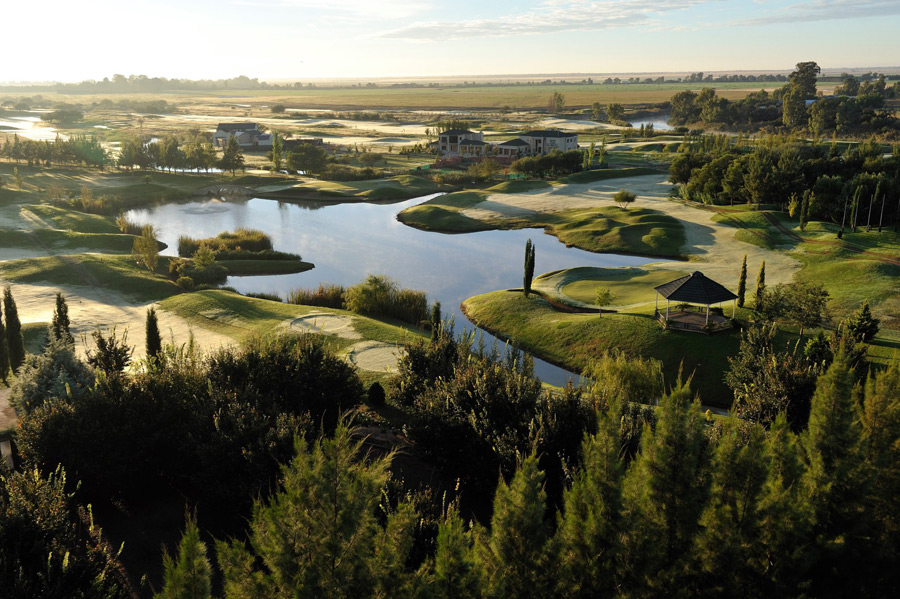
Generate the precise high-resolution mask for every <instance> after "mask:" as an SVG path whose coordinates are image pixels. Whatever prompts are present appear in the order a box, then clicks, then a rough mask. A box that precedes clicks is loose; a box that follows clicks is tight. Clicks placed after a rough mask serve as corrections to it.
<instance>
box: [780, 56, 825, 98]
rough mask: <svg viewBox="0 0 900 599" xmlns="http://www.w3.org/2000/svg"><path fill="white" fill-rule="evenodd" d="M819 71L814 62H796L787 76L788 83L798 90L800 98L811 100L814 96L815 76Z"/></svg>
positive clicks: (820, 70)
mask: <svg viewBox="0 0 900 599" xmlns="http://www.w3.org/2000/svg"><path fill="white" fill-rule="evenodd" d="M821 72H822V69H821V68H819V65H817V64H816V63H815V62H798V63H797V67H796V69H795V70H794V72H793V73H791V74H790V77H789V78H788V85H789V86H790V87H791V88H793V89H796V90H797V91H799V92H800V98H801V99H802V100H813V99H815V97H816V78H817V77H818V75H819V73H821Z"/></svg>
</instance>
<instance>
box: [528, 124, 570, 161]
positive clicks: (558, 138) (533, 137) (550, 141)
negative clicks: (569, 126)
mask: <svg viewBox="0 0 900 599" xmlns="http://www.w3.org/2000/svg"><path fill="white" fill-rule="evenodd" d="M519 139H521V140H523V141H525V142H526V143H527V144H528V147H529V150H530V151H529V153H530V154H531V155H532V156H542V155H544V154H549V153H550V152H552V151H553V150H559V151H560V152H568V151H569V150H577V149H578V134H577V133H566V132H564V131H556V130H553V129H547V130H542V131H528V132H527V133H523V134H521V135H520V136H519Z"/></svg>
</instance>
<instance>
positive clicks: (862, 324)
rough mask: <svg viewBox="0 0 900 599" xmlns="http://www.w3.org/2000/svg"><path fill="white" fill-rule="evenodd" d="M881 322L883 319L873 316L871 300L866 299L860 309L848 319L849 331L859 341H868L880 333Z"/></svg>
mask: <svg viewBox="0 0 900 599" xmlns="http://www.w3.org/2000/svg"><path fill="white" fill-rule="evenodd" d="M879 324H881V321H880V320H879V319H877V318H875V317H873V316H872V309H871V308H869V300H865V301H863V303H862V305H861V306H860V307H859V309H858V310H857V311H856V312H854V313H853V315H852V316H850V318H849V319H848V320H847V332H848V333H849V334H850V335H851V336H852V337H853V338H854V339H855V340H856V341H857V342H858V343H868V342H869V341H871V340H872V339H873V338H874V337H875V335H877V334H878V325H879Z"/></svg>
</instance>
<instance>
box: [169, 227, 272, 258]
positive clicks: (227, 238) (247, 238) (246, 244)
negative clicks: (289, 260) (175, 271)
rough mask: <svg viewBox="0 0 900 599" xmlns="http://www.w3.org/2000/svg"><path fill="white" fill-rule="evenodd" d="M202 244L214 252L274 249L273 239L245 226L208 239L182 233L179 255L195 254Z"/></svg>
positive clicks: (179, 240) (179, 241) (179, 239)
mask: <svg viewBox="0 0 900 599" xmlns="http://www.w3.org/2000/svg"><path fill="white" fill-rule="evenodd" d="M201 245H205V246H207V247H208V248H210V249H211V250H213V251H214V252H219V251H243V252H264V251H267V250H269V251H271V250H272V239H271V238H270V237H269V236H268V235H266V234H265V233H263V232H262V231H257V230H256V229H243V228H241V229H236V230H235V231H225V232H222V233H219V234H218V235H216V236H215V237H208V238H206V239H194V238H193V237H188V236H187V235H182V236H181V237H179V238H178V255H179V256H182V257H186V256H193V255H194V253H195V252H196V251H197V250H198V249H199V248H200V246H201Z"/></svg>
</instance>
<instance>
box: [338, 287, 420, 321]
mask: <svg viewBox="0 0 900 599" xmlns="http://www.w3.org/2000/svg"><path fill="white" fill-rule="evenodd" d="M344 304H345V305H346V307H347V309H348V310H350V311H352V312H357V313H359V314H366V315H368V316H383V317H387V318H396V319H397V320H402V321H404V322H408V323H410V324H414V325H418V324H419V323H421V322H423V321H426V320H428V301H427V298H426V296H425V292H424V291H414V290H410V289H399V288H398V287H397V284H396V283H395V282H394V281H392V280H391V279H389V278H388V277H386V276H384V275H369V276H368V277H367V278H366V280H365V282H363V283H360V284H359V285H354V286H353V287H350V288H349V289H347V291H346V292H345V293H344Z"/></svg>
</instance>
